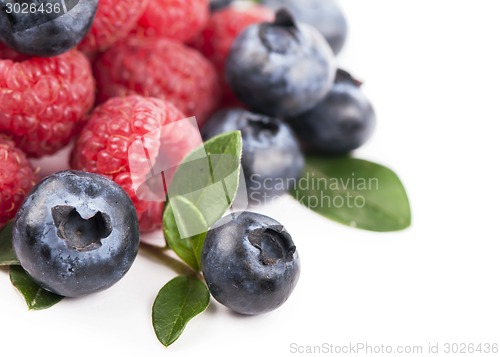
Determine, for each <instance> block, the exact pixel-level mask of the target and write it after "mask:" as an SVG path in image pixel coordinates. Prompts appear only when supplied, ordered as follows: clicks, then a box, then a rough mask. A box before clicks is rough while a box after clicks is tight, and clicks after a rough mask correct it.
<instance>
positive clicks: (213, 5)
mask: <svg viewBox="0 0 500 357" xmlns="http://www.w3.org/2000/svg"><path fill="white" fill-rule="evenodd" d="M232 2H233V0H210V1H209V4H210V11H212V12H214V11H217V10H221V9H223V8H225V7H226V6H229V5H231V3H232Z"/></svg>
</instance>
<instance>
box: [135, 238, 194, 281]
mask: <svg viewBox="0 0 500 357" xmlns="http://www.w3.org/2000/svg"><path fill="white" fill-rule="evenodd" d="M140 248H141V251H142V252H143V253H145V254H146V255H148V256H149V257H151V258H154V259H156V260H158V261H160V262H161V263H163V264H165V265H166V266H168V267H169V268H170V269H172V270H173V271H175V272H176V273H177V274H179V275H192V276H195V277H197V278H198V279H200V280H202V281H204V279H203V277H202V276H201V274H200V272H197V271H194V270H193V269H191V268H190V267H189V266H188V265H186V264H184V263H183V262H181V261H180V260H178V259H176V258H174V257H172V256H170V255H169V254H168V253H167V252H168V251H167V250H165V248H164V247H158V246H156V245H152V244H149V243H144V242H141V244H140Z"/></svg>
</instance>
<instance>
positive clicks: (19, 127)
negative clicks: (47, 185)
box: [0, 48, 95, 157]
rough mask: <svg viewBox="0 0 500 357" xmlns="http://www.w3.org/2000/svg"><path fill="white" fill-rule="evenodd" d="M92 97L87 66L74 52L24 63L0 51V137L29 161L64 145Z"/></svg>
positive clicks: (14, 55) (79, 122)
mask: <svg viewBox="0 0 500 357" xmlns="http://www.w3.org/2000/svg"><path fill="white" fill-rule="evenodd" d="M94 92H95V85H94V79H93V77H92V71H91V67H90V64H89V62H88V60H87V58H86V57H85V56H84V55H83V54H81V53H79V52H78V51H75V50H73V51H69V52H66V53H64V54H62V55H60V56H56V57H51V58H35V57H32V58H29V57H25V56H22V55H19V54H16V53H15V52H13V51H11V50H6V49H1V48H0V132H2V133H6V134H8V135H9V136H11V137H12V138H13V139H14V141H15V143H16V145H17V146H18V147H19V148H20V149H22V150H23V151H24V152H25V153H26V154H27V155H28V156H31V157H40V156H44V155H48V154H53V153H54V152H56V151H58V150H59V149H61V148H62V147H64V146H65V145H66V144H68V143H69V141H70V140H71V138H72V137H73V135H74V133H75V131H76V130H77V127H78V126H79V125H80V124H81V123H82V122H83V121H84V119H85V114H86V113H87V111H88V110H89V109H90V108H91V107H92V104H93V103H94Z"/></svg>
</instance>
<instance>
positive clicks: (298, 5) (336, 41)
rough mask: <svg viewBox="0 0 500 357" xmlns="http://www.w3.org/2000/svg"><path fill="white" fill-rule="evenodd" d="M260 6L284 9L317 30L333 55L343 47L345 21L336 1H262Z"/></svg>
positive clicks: (345, 30) (345, 33)
mask: <svg viewBox="0 0 500 357" xmlns="http://www.w3.org/2000/svg"><path fill="white" fill-rule="evenodd" d="M262 4H263V5H265V6H267V7H269V8H271V9H274V10H278V9H280V8H283V7H285V8H287V9H288V10H290V12H291V13H292V14H293V15H294V16H295V18H296V19H297V21H301V22H304V23H306V24H309V25H311V26H314V27H315V28H317V29H318V30H319V32H321V34H322V35H323V36H324V37H325V39H326V40H327V41H328V43H329V44H330V47H331V48H332V49H333V52H334V53H335V54H338V53H339V52H340V51H341V50H342V47H344V43H345V40H346V38H347V29H348V28H347V20H346V18H345V16H344V13H343V12H342V10H341V8H340V6H339V4H338V1H337V0H263V1H262Z"/></svg>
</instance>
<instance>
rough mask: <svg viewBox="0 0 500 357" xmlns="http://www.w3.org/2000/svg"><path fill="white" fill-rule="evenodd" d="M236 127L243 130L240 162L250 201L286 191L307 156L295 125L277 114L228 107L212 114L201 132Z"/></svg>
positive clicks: (208, 133) (209, 134)
mask: <svg viewBox="0 0 500 357" xmlns="http://www.w3.org/2000/svg"><path fill="white" fill-rule="evenodd" d="M233 130H240V131H241V135H242V139H243V155H242V160H241V164H242V168H243V172H244V174H245V181H246V185H247V194H248V199H249V202H250V203H252V204H259V203H264V202H265V201H267V200H270V199H272V198H274V197H278V196H280V195H282V194H284V193H286V192H287V191H288V189H289V185H290V182H291V181H292V180H294V179H296V178H298V177H299V176H300V174H301V173H302V170H303V168H304V156H303V154H302V151H301V149H300V144H299V143H298V141H297V139H296V137H295V135H294V134H293V131H292V129H291V128H290V127H289V126H288V125H287V124H285V123H284V122H283V121H281V120H279V119H276V118H271V117H267V116H264V115H260V114H254V113H251V112H248V111H246V110H243V109H227V110H224V111H221V112H218V113H216V114H215V115H214V116H213V117H212V118H210V120H209V121H208V122H207V124H206V125H205V126H204V127H203V129H202V135H203V138H204V140H206V139H209V138H211V137H213V136H216V135H219V134H222V133H225V132H228V131H233Z"/></svg>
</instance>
